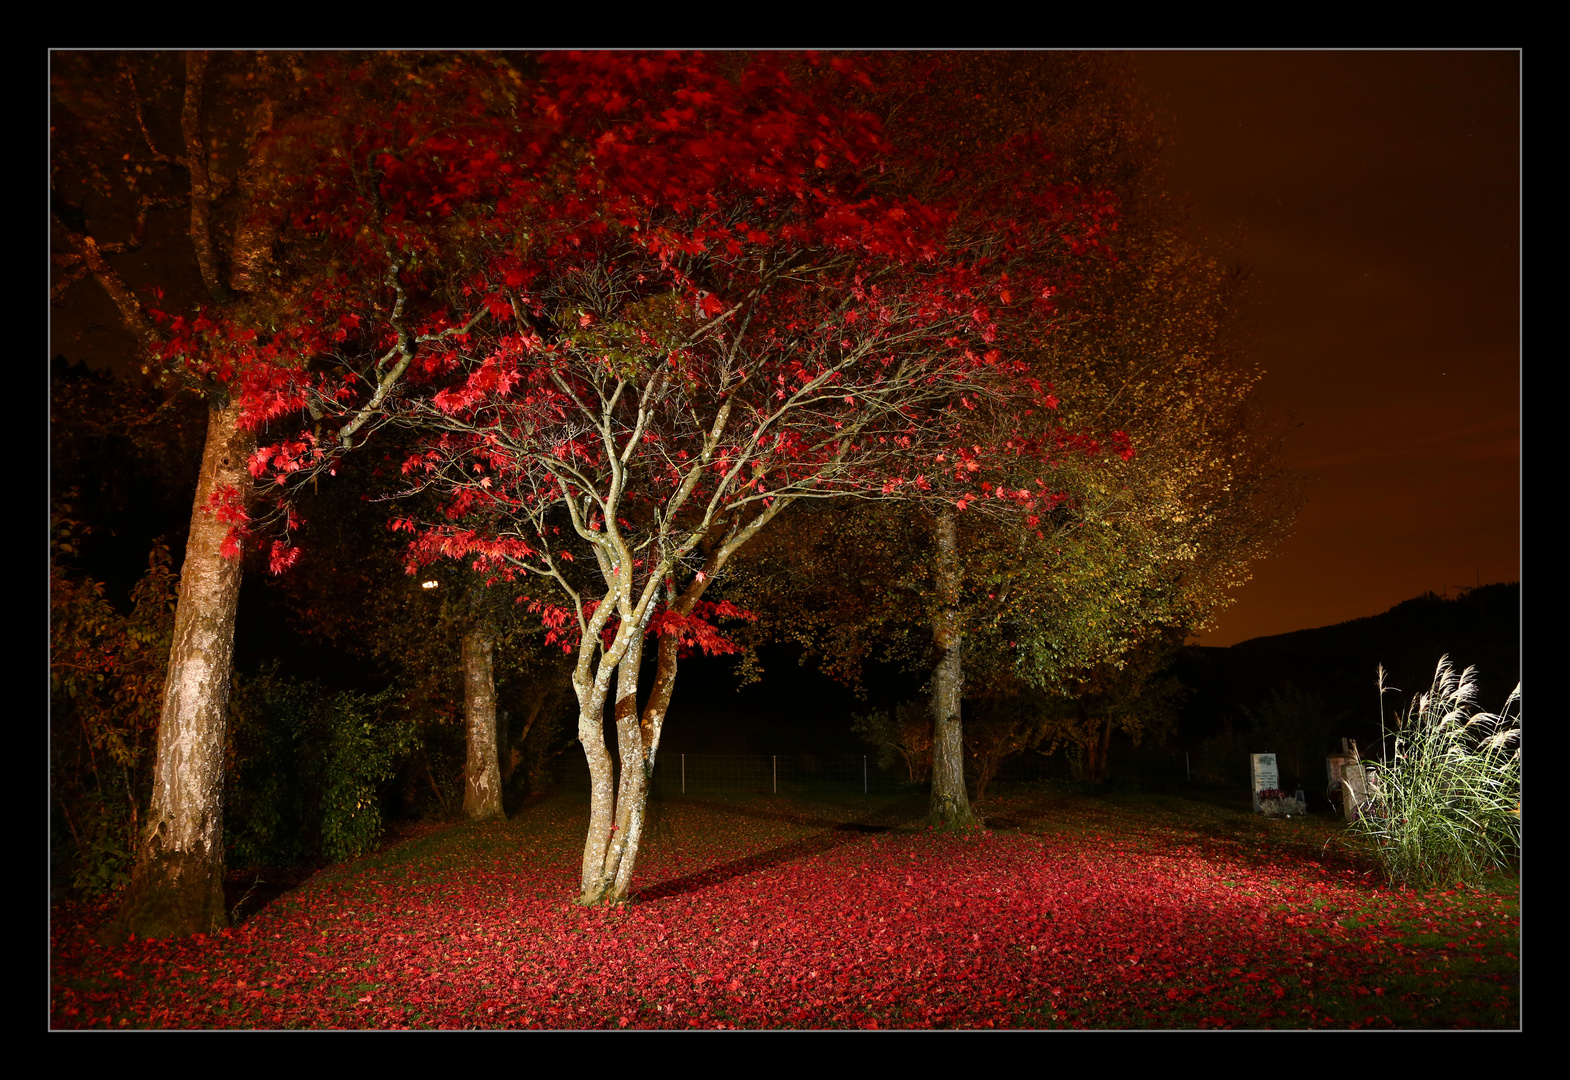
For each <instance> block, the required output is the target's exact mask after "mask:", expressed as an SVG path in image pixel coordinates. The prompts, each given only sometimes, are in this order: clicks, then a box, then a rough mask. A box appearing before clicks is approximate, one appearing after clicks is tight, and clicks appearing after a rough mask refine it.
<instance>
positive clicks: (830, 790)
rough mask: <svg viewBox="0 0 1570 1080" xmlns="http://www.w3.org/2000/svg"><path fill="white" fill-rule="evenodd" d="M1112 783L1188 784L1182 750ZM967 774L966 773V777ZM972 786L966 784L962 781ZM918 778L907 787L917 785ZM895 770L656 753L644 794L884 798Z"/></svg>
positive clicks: (1136, 765)
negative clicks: (748, 793) (754, 794)
mask: <svg viewBox="0 0 1570 1080" xmlns="http://www.w3.org/2000/svg"><path fill="white" fill-rule="evenodd" d="M566 757H567V755H564V760H563V762H562V764H561V765H560V766H559V767H558V769H557V780H558V782H560V783H564V784H570V785H574V786H577V785H581V786H584V787H587V786H588V783H589V770H588V764H587V763H586V762H585V761H584V760H583V758H582V757H581V756H578V757H576V759H575V760H573V761H572V763H571V764H568V763H567V761H566V760H565V758H566ZM1113 771H1114V776H1115V777H1116V778H1118V779H1122V780H1129V781H1134V782H1136V783H1182V782H1185V781H1187V780H1189V779H1190V777H1191V773H1190V762H1189V760H1188V757H1187V755H1186V754H1185V753H1184V752H1183V751H1177V752H1173V751H1170V750H1163V751H1155V752H1146V753H1143V754H1135V755H1130V756H1127V757H1123V758H1120V759H1118V761H1117V762H1116V763H1115V767H1114V770H1113ZM968 772H969V770H967V773H968ZM1076 772H1077V770H1076V768H1075V764H1074V762H1073V761H1071V760H1069V759H1068V758H1067V757H1065V756H1064V755H1062V754H1056V755H1052V756H1050V757H1049V756H1047V755H1045V754H1040V753H1026V754H1018V755H1015V756H1014V757H1012V758H1009V759H1008V760H1006V761H1004V762H1003V764H1002V766H1001V767H1000V768H999V769H998V772H997V774H996V776H994V777H993V779H992V785H993V786H995V785H998V784H1009V783H1028V782H1030V781H1038V780H1075V779H1079V777H1078V776H1077V775H1076ZM970 779H971V781H972V787H974V778H973V777H970ZM927 782H928V781H927V778H926V777H922V778H921V779H920V780H918V781H915V782H914V784H920V785H925V784H926V783H927ZM914 784H913V781H912V778H911V776H910V773H909V772H908V770H906V769H904V768H903V767H895V768H893V769H881V768H879V767H878V761H877V757H876V756H875V755H871V754H823V755H814V754H685V753H678V754H662V755H660V757H659V758H658V759H657V760H656V761H655V764H654V777H653V780H652V792H653V793H655V794H660V795H677V794H681V795H686V794H694V793H700V792H722V791H724V792H752V793H759V794H786V795H795V794H814V795H825V794H836V795H839V794H847V795H848V794H857V793H859V794H865V795H891V794H898V793H900V792H903V791H909V790H910V789H911V787H912V786H914Z"/></svg>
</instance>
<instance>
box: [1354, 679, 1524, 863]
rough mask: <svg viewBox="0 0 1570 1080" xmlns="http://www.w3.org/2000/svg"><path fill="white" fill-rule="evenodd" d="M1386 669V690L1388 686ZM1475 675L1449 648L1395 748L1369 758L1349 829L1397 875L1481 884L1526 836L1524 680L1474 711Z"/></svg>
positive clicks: (1410, 712)
mask: <svg viewBox="0 0 1570 1080" xmlns="http://www.w3.org/2000/svg"><path fill="white" fill-rule="evenodd" d="M1383 674H1384V673H1383V669H1381V672H1380V675H1381V689H1383ZM1476 696H1477V686H1476V676H1475V671H1474V669H1472V668H1470V667H1469V668H1467V669H1466V670H1465V671H1464V672H1462V673H1461V674H1460V675H1459V676H1458V675H1456V673H1455V671H1454V669H1453V668H1452V667H1451V666H1450V658H1449V657H1448V656H1446V657H1444V658H1442V659H1441V660H1440V661H1439V666H1438V668H1437V669H1436V670H1435V672H1434V682H1433V686H1432V688H1431V689H1430V690H1429V691H1428V692H1427V693H1425V694H1420V695H1418V696H1417V697H1416V698H1414V699H1413V700H1412V703H1411V705H1410V706H1409V708H1408V709H1407V713H1406V716H1405V717H1404V718H1402V719H1401V720H1400V721H1399V722H1398V724H1397V727H1396V730H1395V731H1394V732H1393V733H1392V734H1393V735H1394V739H1393V745H1392V748H1391V751H1390V755H1389V757H1388V758H1386V759H1385V760H1383V761H1377V762H1375V761H1370V762H1367V763H1366V765H1367V766H1368V767H1369V768H1370V769H1371V770H1372V777H1371V783H1370V791H1369V795H1368V798H1367V800H1366V801H1365V802H1364V803H1363V805H1362V806H1360V807H1358V812H1357V815H1356V817H1355V819H1354V820H1353V823H1352V828H1353V830H1354V831H1355V832H1356V833H1357V835H1359V836H1360V837H1361V838H1362V839H1363V840H1364V841H1365V842H1366V843H1367V845H1368V847H1369V850H1370V851H1371V852H1372V853H1373V855H1374V857H1375V858H1376V859H1377V860H1378V862H1379V865H1380V868H1381V869H1382V870H1383V871H1384V873H1385V876H1386V877H1387V878H1388V879H1389V880H1390V881H1391V882H1393V883H1396V884H1400V885H1408V886H1411V887H1414V888H1420V889H1426V888H1434V887H1437V886H1441V885H1451V884H1457V883H1465V884H1468V885H1480V884H1481V883H1482V882H1483V880H1484V878H1486V877H1487V876H1488V874H1489V873H1490V872H1492V871H1495V870H1503V869H1506V868H1508V866H1509V865H1510V861H1511V860H1512V859H1514V858H1516V857H1517V856H1518V855H1519V852H1520V845H1521V687H1520V685H1519V684H1517V686H1516V688H1515V690H1514V691H1512V692H1511V694H1510V696H1509V698H1507V699H1506V701H1505V704H1504V708H1502V709H1501V710H1500V711H1499V712H1498V713H1488V712H1482V711H1473V708H1472V706H1473V703H1474V702H1475V700H1476Z"/></svg>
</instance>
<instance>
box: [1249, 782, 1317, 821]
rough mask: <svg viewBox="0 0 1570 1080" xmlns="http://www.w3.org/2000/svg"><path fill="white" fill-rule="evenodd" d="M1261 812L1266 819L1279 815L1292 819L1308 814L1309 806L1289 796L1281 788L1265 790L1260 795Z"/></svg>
mask: <svg viewBox="0 0 1570 1080" xmlns="http://www.w3.org/2000/svg"><path fill="white" fill-rule="evenodd" d="M1259 810H1260V812H1261V813H1263V814H1264V815H1265V816H1266V817H1275V816H1276V815H1278V814H1285V815H1286V816H1287V817H1291V816H1292V815H1293V814H1306V813H1308V806H1307V805H1306V804H1305V802H1304V800H1302V799H1299V798H1297V797H1296V796H1293V795H1288V794H1287V793H1286V792H1284V791H1282V790H1281V789H1280V788H1265V789H1264V790H1262V791H1261V792H1260V793H1259Z"/></svg>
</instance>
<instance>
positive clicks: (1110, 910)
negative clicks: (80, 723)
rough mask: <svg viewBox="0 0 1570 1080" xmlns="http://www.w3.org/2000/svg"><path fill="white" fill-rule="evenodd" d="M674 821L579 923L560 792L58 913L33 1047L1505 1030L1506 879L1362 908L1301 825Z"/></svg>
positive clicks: (1132, 817)
mask: <svg viewBox="0 0 1570 1080" xmlns="http://www.w3.org/2000/svg"><path fill="white" fill-rule="evenodd" d="M981 809H982V810H983V811H984V813H985V814H986V815H987V818H988V822H989V828H990V831H989V832H988V833H987V834H986V835H984V836H981V837H978V838H974V839H968V840H954V839H950V838H947V837H943V836H939V835H936V834H933V833H931V832H929V831H927V830H925V829H924V828H922V827H921V826H920V824H919V822H920V818H921V814H922V811H923V810H924V800H923V799H922V798H921V797H919V796H916V797H910V796H906V797H898V796H874V797H862V796H857V797H853V798H844V799H839V800H833V799H818V800H806V799H802V798H792V797H785V796H778V797H773V796H765V795H756V796H734V797H719V796H716V797H697V796H689V797H687V798H684V799H681V798H673V799H669V800H667V801H666V803H665V805H664V807H663V816H662V822H661V823H660V825H659V826H658V827H657V829H656V830H655V833H654V835H653V836H652V837H651V838H650V842H649V844H648V847H647V849H646V851H645V853H644V856H643V858H642V859H641V860H640V863H639V872H638V875H637V878H636V881H635V891H636V899H635V902H634V903H632V904H629V905H626V906H624V907H623V908H620V909H615V910H609V911H607V910H596V911H586V910H584V909H581V908H578V907H576V906H574V905H573V904H572V903H571V899H572V895H573V891H574V884H575V881H576V878H577V864H578V860H579V858H580V854H581V847H582V837H583V832H582V830H583V827H584V821H585V813H586V805H585V800H584V799H583V797H582V796H581V795H576V794H574V793H572V792H570V791H562V792H558V793H557V794H555V795H553V796H551V797H548V798H546V799H544V800H542V801H539V802H537V803H534V804H532V805H529V806H527V807H525V808H524V809H523V810H522V811H521V812H519V813H518V814H515V815H514V817H513V819H512V820H510V821H507V822H505V823H493V824H487V825H455V826H451V827H448V828H445V829H441V830H437V831H434V832H430V833H428V834H426V835H423V836H418V837H415V838H412V839H407V840H404V841H402V842H399V843H396V844H393V845H391V846H390V847H388V848H387V849H386V850H384V851H382V852H380V853H378V854H376V855H373V856H370V857H367V858H365V859H361V860H358V861H356V862H354V863H351V864H347V865H343V866H338V867H333V868H330V869H327V870H324V871H322V872H320V873H318V874H316V875H315V876H314V877H312V878H310V879H309V880H307V881H305V882H304V883H303V884H302V885H300V886H299V887H298V888H297V889H294V890H293V891H291V892H288V893H285V894H283V895H281V896H278V897H277V898H276V899H273V900H271V901H270V902H269V903H268V904H267V905H266V906H265V907H263V908H261V909H260V910H259V911H255V912H254V913H251V914H248V915H244V914H243V915H242V921H241V922H240V923H239V925H237V926H236V927H235V928H234V929H232V930H230V931H228V932H226V933H224V934H221V935H218V936H217V937H213V938H206V939H197V940H191V941H183V942H156V941H155V942H145V941H144V942H131V943H130V944H128V945H124V946H114V947H109V946H102V945H99V944H96V943H95V941H94V935H95V933H96V931H97V930H98V928H99V927H100V926H101V925H102V923H103V920H104V918H105V917H106V915H107V909H106V908H93V907H90V906H85V905H73V904H69V903H67V904H61V905H58V906H56V908H55V909H54V911H53V913H52V926H51V931H52V975H53V979H52V988H51V1022H52V1024H53V1025H54V1026H55V1027H61V1028H73V1027H98V1028H103V1027H110V1028H127V1027H155V1028H156V1027H167V1028H191V1027H197V1028H208V1027H242V1028H253V1027H255V1028H323V1027H328V1028H396V1027H443V1028H451V1027H459V1028H463V1027H480V1028H486V1027H537V1028H592V1027H610V1028H616V1027H665V1028H672V1027H674V1028H688V1027H750V1028H844V1027H895V1028H984V1027H1015V1028H1049V1029H1050V1028H1114V1029H1119V1028H1121V1029H1155V1028H1163V1029H1172V1028H1176V1029H1183V1028H1212V1027H1230V1028H1362V1027H1397V1028H1496V1029H1497V1028H1506V1029H1509V1028H1516V1027H1518V1026H1519V1024H1520V1001H1519V972H1520V963H1519V960H1518V955H1519V951H1520V950H1519V944H1518V941H1519V895H1518V889H1517V886H1516V882H1515V880H1514V879H1503V878H1502V879H1499V880H1496V881H1493V882H1491V883H1490V885H1489V887H1488V888H1487V889H1484V890H1477V891H1472V890H1465V889H1450V890H1441V891H1436V892H1432V893H1428V894H1415V893H1411V892H1405V891H1400V890H1391V889H1389V888H1387V887H1384V886H1382V885H1381V884H1380V883H1379V882H1378V881H1377V878H1376V876H1375V875H1374V874H1373V873H1372V872H1371V871H1370V868H1369V866H1368V865H1366V864H1362V863H1359V862H1358V861H1357V860H1356V859H1355V858H1354V857H1352V855H1351V854H1350V853H1349V852H1348V851H1346V850H1345V848H1344V847H1343V833H1342V831H1341V829H1340V827H1339V826H1338V825H1337V824H1336V823H1335V822H1334V821H1331V820H1329V819H1321V818H1315V817H1309V818H1300V819H1287V820H1266V819H1264V818H1262V817H1259V816H1257V815H1253V814H1250V813H1249V812H1248V810H1247V806H1246V803H1243V804H1238V803H1233V802H1231V801H1229V800H1226V799H1218V798H1213V797H1212V798H1207V797H1206V796H1204V795H1203V793H1200V794H1198V795H1194V794H1188V795H1178V794H1148V793H1129V794H1117V795H1106V794H1089V793H1085V792H1081V791H1076V790H1074V789H1070V788H1066V787H1053V786H1050V785H1042V786H1037V787H1035V788H1029V789H1026V788H1016V789H1003V790H1000V791H999V792H997V793H996V794H994V795H993V797H992V798H990V799H989V801H988V803H987V804H986V805H985V806H984V807H982V808H981Z"/></svg>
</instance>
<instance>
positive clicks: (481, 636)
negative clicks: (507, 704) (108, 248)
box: [462, 629, 505, 821]
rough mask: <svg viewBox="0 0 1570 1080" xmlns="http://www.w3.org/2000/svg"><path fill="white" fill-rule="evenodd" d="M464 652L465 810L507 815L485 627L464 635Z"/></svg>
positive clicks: (473, 816)
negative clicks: (504, 811)
mask: <svg viewBox="0 0 1570 1080" xmlns="http://www.w3.org/2000/svg"><path fill="white" fill-rule="evenodd" d="M462 652H463V715H464V724H465V730H466V732H467V735H468V749H469V752H468V760H467V762H466V763H465V765H464V774H463V775H464V785H463V813H464V816H465V817H467V818H468V819H469V820H470V821H482V820H484V819H486V818H497V817H504V816H505V814H503V812H502V778H501V766H500V763H499V762H498V761H497V756H496V679H495V676H494V674H493V671H492V667H491V654H492V643H491V638H490V635H489V634H488V633H486V632H485V630H484V629H475V630H470V631H469V632H468V633H467V634H465V635H463V648H462Z"/></svg>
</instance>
